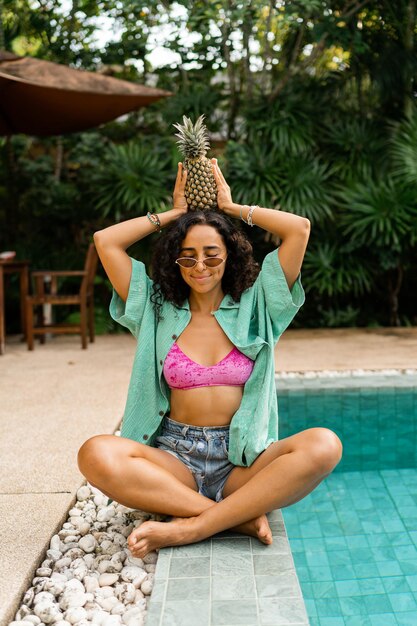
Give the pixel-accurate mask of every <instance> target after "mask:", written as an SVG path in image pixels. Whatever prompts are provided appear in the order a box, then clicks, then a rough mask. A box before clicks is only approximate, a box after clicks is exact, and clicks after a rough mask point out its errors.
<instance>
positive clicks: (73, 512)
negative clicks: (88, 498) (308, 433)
mask: <svg viewBox="0 0 417 626" xmlns="http://www.w3.org/2000/svg"><path fill="white" fill-rule="evenodd" d="M68 515H70V516H71V517H79V516H80V515H81V511H80V509H77V507H76V506H74V507H73V508H72V509H70V510H69V511H68Z"/></svg>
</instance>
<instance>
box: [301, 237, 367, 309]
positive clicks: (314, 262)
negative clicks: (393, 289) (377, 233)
mask: <svg viewBox="0 0 417 626" xmlns="http://www.w3.org/2000/svg"><path fill="white" fill-rule="evenodd" d="M303 269H304V271H305V273H306V277H307V280H306V285H307V287H306V290H307V291H309V292H315V293H317V294H319V295H320V296H322V295H324V296H329V297H334V296H337V295H347V294H350V293H352V294H354V295H355V296H359V295H362V294H364V293H365V292H369V291H370V290H371V286H372V274H371V271H370V269H369V267H367V266H365V265H364V264H363V259H361V258H360V256H359V255H358V254H353V250H352V246H350V245H349V244H345V245H343V244H340V242H328V241H324V242H314V243H313V245H312V246H311V247H309V248H308V249H307V252H306V255H305V259H304V263H303Z"/></svg>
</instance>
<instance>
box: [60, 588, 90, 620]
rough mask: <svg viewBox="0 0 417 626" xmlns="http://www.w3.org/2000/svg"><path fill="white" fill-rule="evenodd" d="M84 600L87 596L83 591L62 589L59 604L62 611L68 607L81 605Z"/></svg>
mask: <svg viewBox="0 0 417 626" xmlns="http://www.w3.org/2000/svg"><path fill="white" fill-rule="evenodd" d="M86 602H87V597H86V594H85V593H84V592H83V591H77V590H73V591H64V593H63V594H62V596H61V599H60V601H59V606H60V607H61V609H62V610H63V611H67V610H68V609H72V608H79V607H82V606H84V604H85V603H86ZM65 619H67V618H65ZM80 619H81V618H80Z"/></svg>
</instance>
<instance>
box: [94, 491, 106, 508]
mask: <svg viewBox="0 0 417 626" xmlns="http://www.w3.org/2000/svg"><path fill="white" fill-rule="evenodd" d="M93 500H94V504H95V505H96V506H97V507H98V506H106V505H107V502H108V497H107V496H105V495H104V494H102V493H98V494H97V495H95V496H94V498H93Z"/></svg>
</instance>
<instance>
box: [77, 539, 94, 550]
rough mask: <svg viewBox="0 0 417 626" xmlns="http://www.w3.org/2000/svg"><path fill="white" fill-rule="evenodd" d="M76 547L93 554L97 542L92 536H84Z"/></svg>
mask: <svg viewBox="0 0 417 626" xmlns="http://www.w3.org/2000/svg"><path fill="white" fill-rule="evenodd" d="M78 545H79V547H80V548H81V550H84V552H93V551H94V550H95V548H96V546H97V541H96V540H95V538H94V537H93V535H85V537H82V538H81V539H80V540H79V542H78Z"/></svg>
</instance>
